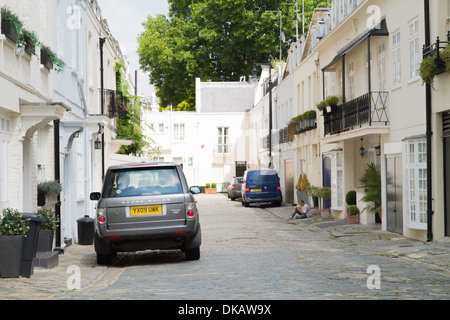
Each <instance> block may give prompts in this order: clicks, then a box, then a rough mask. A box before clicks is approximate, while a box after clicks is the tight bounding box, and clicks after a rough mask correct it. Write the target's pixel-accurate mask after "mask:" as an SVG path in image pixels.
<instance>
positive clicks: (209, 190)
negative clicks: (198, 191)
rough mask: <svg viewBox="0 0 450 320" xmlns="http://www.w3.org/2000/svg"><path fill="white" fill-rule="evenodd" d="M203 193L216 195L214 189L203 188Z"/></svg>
mask: <svg viewBox="0 0 450 320" xmlns="http://www.w3.org/2000/svg"><path fill="white" fill-rule="evenodd" d="M205 193H209V194H212V193H217V189H216V188H205Z"/></svg>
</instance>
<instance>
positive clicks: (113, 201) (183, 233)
mask: <svg viewBox="0 0 450 320" xmlns="http://www.w3.org/2000/svg"><path fill="white" fill-rule="evenodd" d="M198 193H200V188H199V187H191V188H189V187H188V184H187V182H186V178H185V176H184V174H183V171H182V169H181V167H180V166H179V165H177V164H174V163H137V164H128V165H120V166H113V167H110V168H108V170H107V173H106V176H105V181H104V184H103V190H102V192H101V193H99V192H93V193H91V195H90V198H91V200H93V201H98V203H97V216H96V219H95V235H94V247H95V251H96V253H97V263H98V264H111V263H112V259H113V257H114V256H115V255H116V254H117V252H130V251H131V252H132V251H142V250H149V249H151V250H156V249H161V250H165V249H179V250H182V251H184V253H185V258H186V260H198V259H200V245H201V228H200V222H199V215H198V211H197V207H196V201H195V199H194V196H193V195H194V194H198Z"/></svg>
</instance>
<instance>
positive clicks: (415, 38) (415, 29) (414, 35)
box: [408, 18, 421, 82]
mask: <svg viewBox="0 0 450 320" xmlns="http://www.w3.org/2000/svg"><path fill="white" fill-rule="evenodd" d="M411 28H412V29H411ZM419 28H420V25H419V18H414V19H413V20H411V21H410V22H408V52H409V81H410V82H412V81H415V80H417V79H419V66H420V61H421V57H420V56H421V50H420V38H419Z"/></svg>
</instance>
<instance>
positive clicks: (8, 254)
mask: <svg viewBox="0 0 450 320" xmlns="http://www.w3.org/2000/svg"><path fill="white" fill-rule="evenodd" d="M23 241H24V237H23V236H0V277H1V278H18V277H19V276H20V267H21V264H22V249H23Z"/></svg>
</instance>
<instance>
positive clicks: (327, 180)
mask: <svg viewBox="0 0 450 320" xmlns="http://www.w3.org/2000/svg"><path fill="white" fill-rule="evenodd" d="M322 168H323V169H322V186H323V187H328V188H330V187H331V158H330V156H329V155H325V154H324V155H323V159H322ZM328 208H331V199H326V200H325V199H323V209H328Z"/></svg>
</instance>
